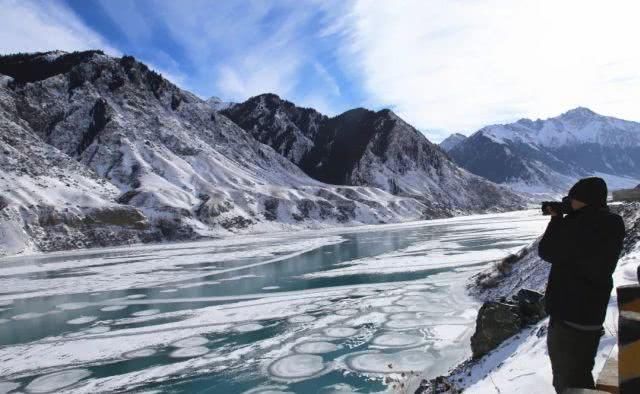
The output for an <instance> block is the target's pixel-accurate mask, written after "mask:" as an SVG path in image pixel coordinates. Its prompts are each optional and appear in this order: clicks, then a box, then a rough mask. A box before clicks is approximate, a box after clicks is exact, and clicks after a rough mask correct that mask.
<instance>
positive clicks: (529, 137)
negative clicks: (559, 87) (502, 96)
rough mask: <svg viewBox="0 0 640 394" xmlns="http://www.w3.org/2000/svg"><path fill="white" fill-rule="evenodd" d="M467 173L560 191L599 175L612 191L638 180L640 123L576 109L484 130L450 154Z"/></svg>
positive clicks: (529, 187)
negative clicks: (544, 117)
mask: <svg viewBox="0 0 640 394" xmlns="http://www.w3.org/2000/svg"><path fill="white" fill-rule="evenodd" d="M449 153H450V155H451V156H452V157H453V158H454V160H456V162H457V163H458V164H460V165H462V166H463V167H465V168H467V169H468V170H470V171H471V172H474V173H476V174H478V175H481V176H484V177H487V178H488V179H491V180H493V181H494V182H499V183H507V184H510V185H512V186H514V187H516V188H517V189H520V190H523V191H535V192H538V191H540V192H542V191H549V190H557V191H561V190H562V191H564V190H565V189H566V188H567V187H568V186H570V184H572V183H573V182H575V180H577V179H578V178H580V177H582V176H587V175H594V174H603V175H602V176H603V177H605V179H608V180H609V181H610V183H611V186H612V187H611V189H614V188H619V187H627V186H630V185H632V184H634V182H635V183H637V179H640V123H638V122H632V121H627V120H622V119H617V118H613V117H609V116H603V115H599V114H597V113H595V112H593V111H591V110H590V109H588V108H584V107H578V108H575V109H572V110H570V111H567V112H565V113H563V114H561V115H559V116H556V117H553V118H549V119H545V120H541V119H538V120H535V121H534V120H530V119H520V120H518V121H517V122H515V123H511V124H500V125H492V126H487V127H485V128H482V129H480V130H479V131H477V132H476V133H474V134H473V135H472V136H471V137H469V138H468V139H466V140H465V141H464V142H463V143H460V144H458V145H456V146H455V147H454V148H453V149H451V151H450V152H449Z"/></svg>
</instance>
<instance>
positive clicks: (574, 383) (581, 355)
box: [538, 177, 625, 393]
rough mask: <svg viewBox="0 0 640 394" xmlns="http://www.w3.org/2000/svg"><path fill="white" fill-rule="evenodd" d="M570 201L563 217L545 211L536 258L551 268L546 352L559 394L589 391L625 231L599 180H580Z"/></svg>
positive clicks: (547, 302)
mask: <svg viewBox="0 0 640 394" xmlns="http://www.w3.org/2000/svg"><path fill="white" fill-rule="evenodd" d="M569 198H570V201H571V211H570V213H568V214H567V215H566V216H565V217H563V214H562V213H561V212H555V211H554V210H553V209H552V208H549V207H547V213H549V214H551V221H550V222H549V225H548V226H547V230H546V231H545V233H544V236H543V237H542V240H541V241H540V245H539V247H538V254H539V255H540V257H541V258H542V259H543V260H545V261H547V262H549V263H551V272H550V273H549V282H548V284H547V291H546V295H545V298H546V310H547V313H548V314H549V316H550V319H549V330H548V333H547V347H548V349H549V358H550V359H551V369H552V371H553V386H554V387H555V389H556V391H557V392H558V393H562V392H564V390H565V389H567V388H594V381H593V376H592V375H591V370H592V369H593V363H594V358H595V355H596V353H597V351H598V344H599V343H600V337H601V336H602V334H603V332H604V331H603V328H602V324H603V323H604V318H605V314H606V311H607V304H608V303H609V297H610V295H611V290H612V288H613V280H612V278H611V275H612V274H613V271H614V270H615V268H616V264H617V263H618V257H619V256H620V252H621V250H622V242H623V239H624V232H625V230H624V222H623V221H622V218H621V217H620V216H618V215H616V214H613V213H611V212H609V209H608V207H607V185H606V183H605V182H604V180H603V179H601V178H596V177H593V178H585V179H581V180H580V181H578V183H576V184H575V185H574V186H573V187H572V188H571V190H570V191H569Z"/></svg>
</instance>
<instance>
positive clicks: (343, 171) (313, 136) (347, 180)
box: [222, 94, 523, 215]
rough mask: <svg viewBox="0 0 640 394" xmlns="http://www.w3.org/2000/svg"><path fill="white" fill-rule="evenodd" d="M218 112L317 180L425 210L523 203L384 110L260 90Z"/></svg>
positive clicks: (434, 212) (464, 209) (466, 209)
mask: <svg viewBox="0 0 640 394" xmlns="http://www.w3.org/2000/svg"><path fill="white" fill-rule="evenodd" d="M222 113H223V114H224V115H226V116H228V117H229V118H230V119H231V120H233V121H234V122H235V123H237V124H238V125H239V126H240V127H242V128H243V129H245V130H246V131H247V132H249V133H250V134H251V135H252V136H253V137H255V138H256V139H257V140H259V141H261V142H262V143H265V144H267V145H269V146H271V147H272V148H273V149H275V150H276V151H277V152H279V153H280V154H282V155H283V156H284V157H286V158H288V159H289V160H291V161H292V162H293V163H294V164H296V165H297V166H299V167H300V168H301V169H302V170H303V171H304V172H305V173H306V174H308V175H309V176H311V177H312V178H314V179H316V180H318V181H321V182H324V183H329V184H334V185H349V186H367V187H375V188H379V189H382V190H385V191H387V192H389V193H392V194H394V195H398V196H406V197H412V198H415V199H417V200H419V201H420V202H421V203H423V204H425V205H426V206H427V207H428V212H429V214H430V215H438V214H441V213H443V212H446V213H447V214H448V215H451V214H454V213H456V212H472V211H473V212H479V211H483V210H487V209H491V208H508V209H512V208H516V207H518V206H522V203H523V200H522V198H521V197H520V196H518V195H516V194H514V193H513V192H511V191H510V190H508V189H506V188H502V187H499V186H497V185H495V184H493V183H491V182H488V181H486V180H485V179H483V178H481V177H478V176H475V175H473V174H470V173H469V172H467V171H465V170H463V169H461V168H460V167H458V166H457V165H456V164H455V163H454V162H452V161H451V159H449V157H448V156H447V155H446V154H445V153H444V152H443V151H442V150H441V149H440V148H439V147H438V146H437V145H434V144H432V143H431V142H430V141H429V140H428V139H427V138H426V137H425V136H424V135H423V134H422V133H420V132H419V131H418V130H416V129H415V128H414V127H412V126H411V125H409V124H408V123H406V122H405V121H404V120H402V119H401V118H400V117H398V116H397V115H396V114H394V113H393V112H392V111H390V110H386V109H385V110H381V111H377V112H374V111H369V110H366V109H363V108H356V109H352V110H350V111H347V112H345V113H343V114H340V115H338V116H335V117H332V118H329V117H327V116H325V115H322V114H320V113H319V112H317V111H315V110H314V109H311V108H301V107H297V106H296V105H295V104H293V103H291V102H289V101H286V100H282V99H280V98H279V97H278V96H276V95H273V94H265V95H260V96H256V97H252V98H250V99H249V100H247V101H246V102H244V103H240V104H236V105H233V106H231V107H230V108H228V109H226V110H224V111H222Z"/></svg>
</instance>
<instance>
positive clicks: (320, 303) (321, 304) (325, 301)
mask: <svg viewBox="0 0 640 394" xmlns="http://www.w3.org/2000/svg"><path fill="white" fill-rule="evenodd" d="M331 304H333V303H332V302H331V301H327V300H320V301H316V302H314V303H313V305H316V306H329V305H331Z"/></svg>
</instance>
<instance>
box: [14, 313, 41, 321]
mask: <svg viewBox="0 0 640 394" xmlns="http://www.w3.org/2000/svg"><path fill="white" fill-rule="evenodd" d="M42 315H43V313H38V312H27V313H21V314H19V315H15V316H13V317H12V319H13V320H29V319H35V318H36V317H40V316H42Z"/></svg>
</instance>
